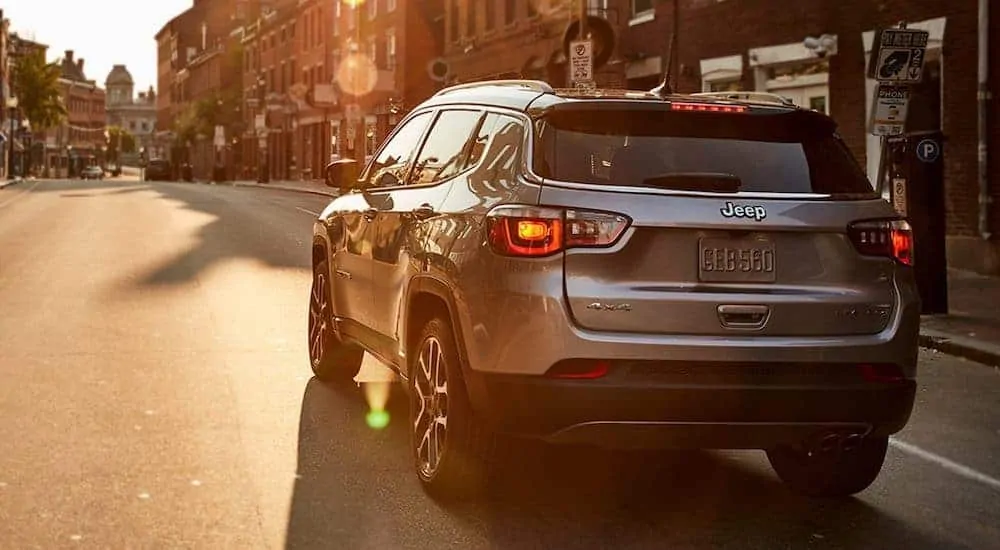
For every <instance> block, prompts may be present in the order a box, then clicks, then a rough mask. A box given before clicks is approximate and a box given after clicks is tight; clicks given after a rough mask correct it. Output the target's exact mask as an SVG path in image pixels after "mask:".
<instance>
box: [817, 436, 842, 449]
mask: <svg viewBox="0 0 1000 550" xmlns="http://www.w3.org/2000/svg"><path fill="white" fill-rule="evenodd" d="M840 440H841V437H840V434H836V433H829V434H826V435H824V436H823V437H822V438H820V440H819V444H818V445H816V450H818V451H819V452H821V453H832V452H833V451H835V450H837V449H838V448H839V447H840V445H841V442H840Z"/></svg>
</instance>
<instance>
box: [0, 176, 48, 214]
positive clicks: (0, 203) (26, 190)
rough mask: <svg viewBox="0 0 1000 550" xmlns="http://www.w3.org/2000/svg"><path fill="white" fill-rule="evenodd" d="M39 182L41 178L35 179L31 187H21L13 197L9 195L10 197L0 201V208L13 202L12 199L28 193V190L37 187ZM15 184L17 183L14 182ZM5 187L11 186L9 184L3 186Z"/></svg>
mask: <svg viewBox="0 0 1000 550" xmlns="http://www.w3.org/2000/svg"><path fill="white" fill-rule="evenodd" d="M21 183H22V184H23V183H24V182H21ZM40 183H42V180H35V183H34V184H33V185H32V186H31V187H29V188H27V189H23V190H21V192H20V193H17V194H16V195H14V196H13V197H11V198H9V199H7V200H5V201H3V202H0V208H3V207H4V206H7V205H8V204H10V203H12V202H14V200H16V199H17V198H18V197H20V196H21V195H23V194H25V193H28V192H31V191H32V190H33V189H34V188H36V187H38V184H40ZM15 185H17V184H15ZM7 187H12V186H10V185H8V186H5V187H4V189H6V188H7Z"/></svg>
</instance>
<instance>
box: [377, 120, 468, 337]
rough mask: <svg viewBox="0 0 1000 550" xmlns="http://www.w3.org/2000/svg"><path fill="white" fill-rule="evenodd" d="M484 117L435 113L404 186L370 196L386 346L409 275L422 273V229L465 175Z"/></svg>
mask: <svg viewBox="0 0 1000 550" xmlns="http://www.w3.org/2000/svg"><path fill="white" fill-rule="evenodd" d="M483 116H484V113H483V112H482V111H480V110H475V109H457V108H456V109H445V110H442V111H440V112H438V113H437V116H436V118H435V120H434V123H433V125H432V126H431V128H430V131H429V132H428V133H427V137H426V139H425V140H424V142H423V145H422V146H421V147H420V149H419V153H418V152H414V155H413V157H412V158H413V159H414V160H413V162H412V163H411V165H412V170H411V171H409V172H407V175H406V176H405V177H404V180H403V181H400V182H398V183H399V184H398V185H393V186H389V187H383V188H380V189H373V190H371V191H370V192H369V193H368V195H369V197H370V201H371V203H372V205H373V206H375V207H376V208H377V209H378V216H377V223H376V231H375V240H374V243H373V246H372V269H373V272H372V284H373V289H374V296H375V315H374V326H373V328H375V329H376V330H377V331H378V332H379V333H380V335H381V336H384V337H386V339H387V340H390V341H393V340H396V339H397V331H398V329H399V323H398V319H397V317H398V313H399V312H400V307H399V304H400V302H401V300H402V299H403V293H404V292H405V290H406V287H405V283H406V282H407V281H408V278H409V275H410V274H411V273H413V272H416V271H420V265H419V262H420V260H421V259H422V258H420V257H419V254H420V253H421V252H422V249H423V241H424V240H425V238H426V231H425V228H426V226H427V225H428V224H431V223H434V220H435V219H439V214H440V210H441V205H442V204H443V203H444V201H445V198H446V197H447V196H448V192H449V190H450V189H451V183H452V182H453V181H454V180H456V179H457V178H462V177H464V176H465V175H466V170H465V168H466V160H467V157H468V153H469V148H470V145H471V138H472V137H473V135H474V132H475V130H476V129H477V128H478V127H479V124H480V121H481V120H482V118H483ZM414 255H418V256H417V257H414Z"/></svg>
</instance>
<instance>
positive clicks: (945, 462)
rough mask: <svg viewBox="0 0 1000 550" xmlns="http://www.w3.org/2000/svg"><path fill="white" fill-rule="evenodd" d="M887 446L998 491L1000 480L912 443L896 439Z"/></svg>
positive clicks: (891, 440)
mask: <svg viewBox="0 0 1000 550" xmlns="http://www.w3.org/2000/svg"><path fill="white" fill-rule="evenodd" d="M889 445H892V446H893V447H895V448H897V449H899V450H900V451H903V452H904V453H909V454H911V455H913V456H916V457H920V458H922V459H924V460H926V461H928V462H933V463H934V464H937V465H938V466H941V467H942V468H944V469H945V470H948V471H950V472H951V473H953V474H958V475H960V476H962V477H964V478H966V479H971V480H973V481H978V482H979V483H982V484H983V485H988V486H990V487H992V488H994V489H998V490H1000V479H996V478H994V477H990V476H988V475H986V474H984V473H982V472H979V471H976V470H973V469H972V468H969V467H968V466H963V465H961V464H959V463H958V462H955V461H953V460H949V459H947V458H945V457H943V456H940V455H936V454H934V453H932V452H930V451H925V450H923V449H921V448H920V447H917V446H916V445H914V444H912V443H907V442H905V441H900V440H898V439H890V440H889Z"/></svg>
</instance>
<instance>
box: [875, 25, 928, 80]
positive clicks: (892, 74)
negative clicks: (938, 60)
mask: <svg viewBox="0 0 1000 550" xmlns="http://www.w3.org/2000/svg"><path fill="white" fill-rule="evenodd" d="M929 36H930V33H928V32H927V31H922V30H917V29H905V28H904V29H882V30H880V31H878V32H877V33H876V34H875V40H874V41H873V43H872V54H871V57H870V58H869V60H868V78H873V79H875V80H878V81H879V82H891V83H897V84H917V83H919V82H920V81H921V79H922V78H923V72H924V58H925V57H926V55H925V54H926V52H927V39H928V37H929Z"/></svg>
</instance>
